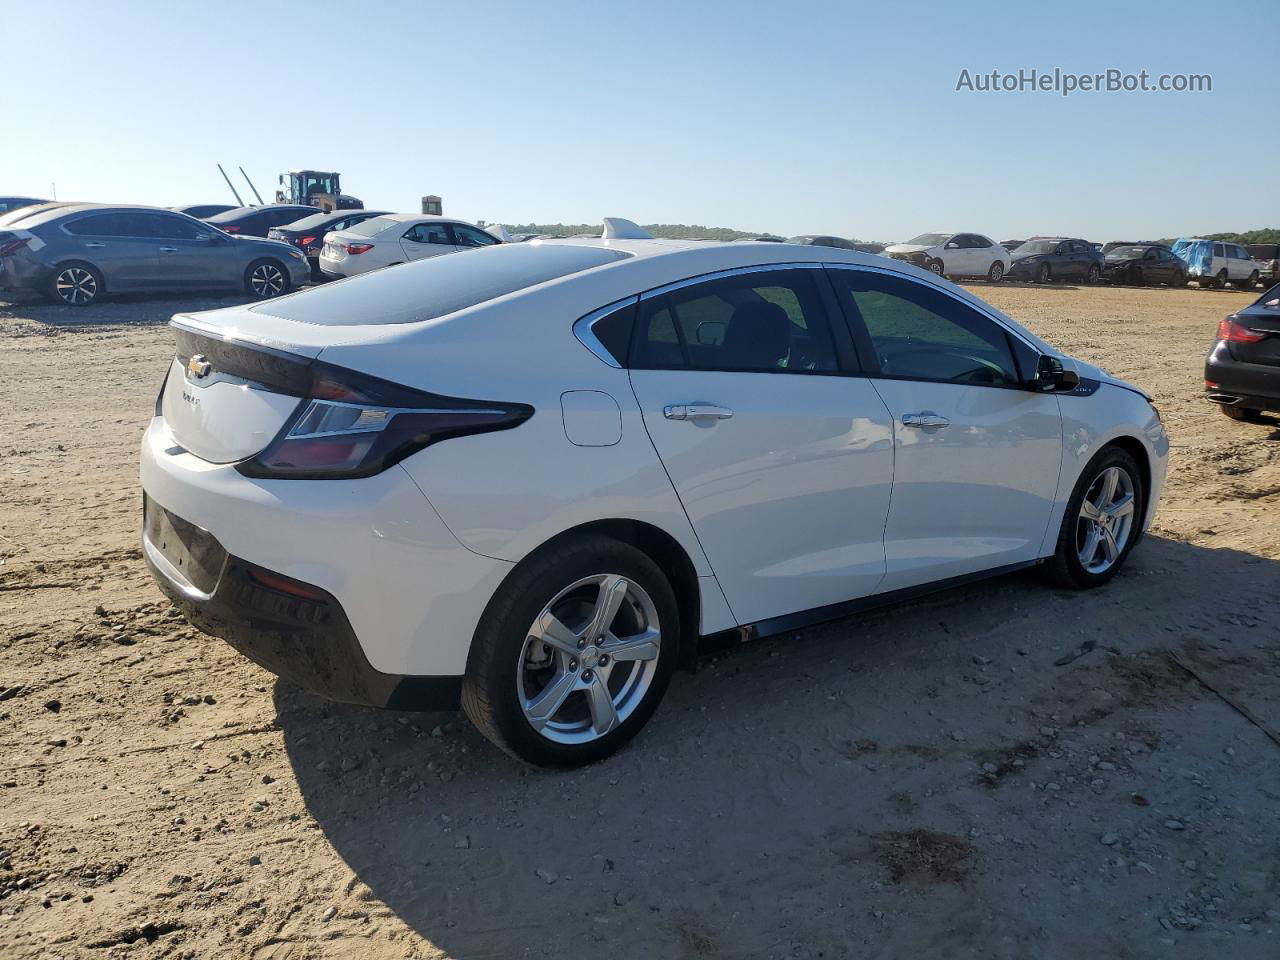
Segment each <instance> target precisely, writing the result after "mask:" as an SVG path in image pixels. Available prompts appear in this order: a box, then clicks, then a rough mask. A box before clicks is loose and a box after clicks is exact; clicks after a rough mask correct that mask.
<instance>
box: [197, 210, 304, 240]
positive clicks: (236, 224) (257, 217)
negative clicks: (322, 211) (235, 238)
mask: <svg viewBox="0 0 1280 960" xmlns="http://www.w3.org/2000/svg"><path fill="white" fill-rule="evenodd" d="M315 212H316V208H315V207H307V206H303V205H302V204H298V203H268V204H266V205H265V206H261V207H235V208H233V209H231V210H227V211H226V212H224V213H219V214H216V215H214V216H212V217H203V218H202V219H203V220H204V221H205V223H211V224H213V225H214V226H215V227H217V228H218V229H219V230H222V231H223V232H225V233H235V234H239V235H240V236H243V237H266V235H267V232H268V231H269V230H270V229H271V228H272V227H282V226H284V225H285V224H286V223H293V222H294V221H295V220H301V219H302V218H303V217H309V216H311V215H312V214H313V213H315Z"/></svg>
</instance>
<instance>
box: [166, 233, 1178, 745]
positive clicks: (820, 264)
mask: <svg viewBox="0 0 1280 960" xmlns="http://www.w3.org/2000/svg"><path fill="white" fill-rule="evenodd" d="M173 329H174V332H175V334H176V339H177V351H176V356H175V357H174V359H173V360H172V362H171V364H170V369H169V373H168V379H167V382H166V383H165V386H164V388H163V391H162V394H161V397H160V399H159V401H158V403H157V408H156V414H155V417H154V419H152V420H151V422H150V425H149V426H148V428H147V431H146V435H145V437H144V439H143V443H142V455H141V479H142V487H143V490H144V492H145V521H144V537H143V546H144V553H145V556H146V558H147V561H148V562H149V564H150V565H151V569H152V571H153V573H154V575H155V578H156V580H157V582H158V583H159V585H160V587H161V588H162V589H163V591H164V592H165V593H166V594H167V595H168V596H169V597H170V598H171V599H172V600H173V602H174V603H176V604H177V605H178V606H179V607H180V608H181V609H182V610H183V611H184V612H185V613H186V615H187V617H189V618H190V620H191V621H192V622H193V623H195V624H196V625H198V626H200V627H201V628H202V629H204V630H206V631H208V632H210V633H212V634H215V635H218V636H221V637H224V638H226V640H227V641H228V642H230V643H231V644H232V645H233V646H234V647H236V648H237V649H238V650H240V651H242V652H243V653H244V654H245V655H247V656H248V657H250V658H251V659H253V660H255V661H257V662H258V663H260V664H262V665H263V666H265V667H266V668H268V669H269V670H272V671H275V672H276V673H278V674H280V675H281V676H283V677H286V678H291V679H292V680H294V681H296V682H298V683H300V684H302V685H303V686H306V687H308V688H310V689H311V690H314V691H316V692H318V693H321V694H323V695H326V696H329V697H332V698H335V699H339V700H345V701H350V702H356V703H364V704H373V705H377V706H384V707H392V708H396V709H430V708H435V709H440V708H449V707H456V706H458V705H459V703H461V705H462V707H463V708H464V709H465V711H466V712H467V714H468V716H469V717H470V718H471V719H472V720H473V721H474V722H475V724H476V725H477V726H478V727H479V729H480V730H481V731H483V732H484V733H485V735H487V736H488V737H489V738H490V739H492V740H493V741H494V742H495V743H496V744H498V745H499V746H501V747H502V748H503V749H505V750H507V751H509V752H510V753H512V754H514V755H515V756H517V757H521V758H523V759H525V760H528V761H531V762H533V763H538V764H547V765H560V766H565V765H573V764H579V763H584V762H588V761H591V760H595V759H598V758H600V757H603V756H605V755H607V754H609V753H610V752H611V751H613V750H615V749H616V748H618V747H619V746H620V745H621V744H623V743H624V742H626V741H627V740H628V739H629V738H631V737H632V736H633V735H634V734H635V733H636V732H637V731H638V730H639V728H640V727H641V726H642V725H643V724H644V723H645V721H646V720H648V718H649V716H650V715H651V714H652V713H653V711H654V709H655V708H656V707H657V705H658V701H659V700H660V698H661V697H662V695H663V692H664V690H665V688H666V687H667V684H668V681H669V680H670V678H671V676H672V672H673V668H674V667H675V666H676V664H677V663H678V662H679V661H681V659H682V658H685V657H688V656H691V655H692V654H693V652H694V651H695V649H696V648H697V646H698V643H699V640H700V638H704V637H708V636H710V635H717V634H720V635H725V634H727V635H731V636H734V637H738V638H743V639H745V638H748V637H752V636H760V635H766V634H775V633H782V632H789V631H792V630H795V629H797V628H800V627H803V626H805V625H807V624H813V623H817V622H820V621H826V620H831V619H833V618H837V617H842V616H846V615H849V614H853V613H856V612H859V611H862V610H865V609H867V608H869V607H872V606H876V605H880V604H884V603H889V602H891V601H895V600H899V599H903V598H908V597H915V596H918V595H920V594H922V593H924V592H927V591H931V590H937V589H941V588H945V587H952V586H955V585H958V584H962V583H967V582H969V581H972V580H975V579H979V578H983V577H989V576H993V575H996V574H1001V573H1005V572H1008V571H1013V570H1019V569H1022V568H1026V567H1031V566H1037V565H1039V566H1041V567H1043V568H1044V569H1045V570H1046V571H1047V572H1049V573H1050V574H1051V575H1052V578H1053V579H1054V580H1055V581H1056V582H1058V583H1060V584H1064V585H1067V586H1073V587H1094V586H1098V585H1100V584H1103V583H1106V582H1107V581H1108V580H1109V579H1110V578H1111V577H1112V576H1114V575H1115V573H1116V571H1117V570H1119V569H1120V567H1121V565H1122V564H1123V563H1124V562H1125V559H1126V557H1127V556H1128V554H1129V552H1130V551H1131V550H1132V549H1133V547H1134V544H1135V543H1136V542H1137V541H1138V539H1139V537H1140V535H1141V534H1142V532H1143V530H1144V529H1145V528H1146V526H1147V524H1148V523H1149V521H1150V519H1151V516H1152V513H1153V511H1154V510H1155V506H1156V501H1157V499H1158V497H1159V494H1160V490H1161V487H1162V485H1163V483H1164V478H1165V467H1166V461H1167V454H1168V448H1169V441H1168V438H1167V437H1166V435H1165V431H1164V429H1163V427H1162V426H1161V422H1160V417H1159V415H1158V413H1157V412H1156V410H1155V408H1154V407H1153V406H1152V405H1151V403H1150V399H1149V397H1148V396H1147V395H1146V394H1145V393H1143V392H1142V390H1140V389H1139V388H1138V387H1135V386H1132V385H1130V384H1128V383H1125V382H1124V381H1122V380H1118V379H1116V378H1115V377H1112V376H1109V375H1108V374H1106V373H1105V372H1103V371H1102V370H1100V369H1098V368H1097V367H1093V366H1090V365H1089V364H1087V363H1084V362H1082V361H1079V360H1074V359H1072V358H1070V357H1067V356H1064V355H1063V354H1061V353H1059V352H1058V351H1057V350H1055V349H1054V348H1053V347H1051V346H1049V344H1047V343H1045V342H1044V341H1042V340H1040V339H1038V338H1037V337H1036V336H1035V335H1034V334H1032V333H1030V332H1029V331H1027V330H1026V329H1024V328H1023V327H1021V326H1019V325H1018V324H1017V323H1015V322H1013V321H1012V320H1010V319H1009V318H1008V317H1006V316H1005V315H1004V314H1002V313H1000V312H999V311H998V310H996V309H994V308H993V307H991V306H989V305H988V304H986V303H984V302H983V301H981V300H979V299H977V298H976V297H974V296H972V295H971V294H970V293H969V292H967V291H965V290H962V289H960V288H958V287H956V286H955V285H953V284H950V283H946V282H943V281H940V280H939V279H937V278H936V277H934V276H932V275H931V274H929V273H928V272H926V271H923V270H918V269H916V268H914V267H912V266H910V265H909V264H903V263H897V262H894V261H888V260H885V259H883V258H880V257H877V256H872V255H868V254H863V253H858V252H855V251H850V250H841V249H837V248H834V247H813V246H797V245H783V244H760V243H706V242H696V241H687V242H684V241H672V240H653V239H648V238H647V235H646V234H645V233H644V232H643V231H642V230H641V229H640V228H638V227H636V226H635V225H634V224H631V223H629V222H627V221H620V222H613V221H607V222H606V237H605V238H603V239H602V238H593V239H588V240H580V241H573V240H556V241H537V242H531V243H520V244H502V245H498V246H493V247H491V248H489V249H486V250H482V251H479V252H476V253H472V254H470V255H468V256H465V257H457V258H454V259H452V260H449V261H444V260H440V259H431V260H427V261H426V262H423V263H413V264H408V265H406V266H404V267H401V268H399V269H396V270H387V271H383V272H380V273H374V274H369V275H367V276H362V277H357V278H354V279H352V280H349V281H347V282H345V283H339V284H333V285H329V286H323V287H319V288H314V289H311V290H307V291H303V292H301V293H298V294H295V295H293V296H288V297H282V298H279V299H276V300H272V301H269V302H266V303H260V304H247V305H244V306H240V307H232V308H226V309H221V310H215V311H210V312H205V313H192V314H179V315H177V316H175V317H174V319H173ZM246 388H248V389H246ZM908 706H909V705H906V704H904V708H906V707H908Z"/></svg>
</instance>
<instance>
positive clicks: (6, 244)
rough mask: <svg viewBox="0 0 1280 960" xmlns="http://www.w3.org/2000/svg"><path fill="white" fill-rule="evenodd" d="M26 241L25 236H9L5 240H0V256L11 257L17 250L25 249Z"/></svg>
mask: <svg viewBox="0 0 1280 960" xmlns="http://www.w3.org/2000/svg"><path fill="white" fill-rule="evenodd" d="M26 247H27V241H26V238H25V237H10V238H9V239H7V240H0V257H11V256H13V255H14V254H15V253H17V252H18V251H19V250H25V249H26Z"/></svg>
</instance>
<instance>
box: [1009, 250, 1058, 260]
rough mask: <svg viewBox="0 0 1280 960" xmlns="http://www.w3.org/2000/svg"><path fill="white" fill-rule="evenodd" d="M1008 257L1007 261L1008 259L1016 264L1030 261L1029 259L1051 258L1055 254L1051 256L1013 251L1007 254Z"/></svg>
mask: <svg viewBox="0 0 1280 960" xmlns="http://www.w3.org/2000/svg"><path fill="white" fill-rule="evenodd" d="M1008 256H1009V259H1010V260H1012V261H1013V262H1014V263H1017V262H1018V261H1019V260H1030V259H1032V258H1033V257H1052V256H1055V254H1052V253H1019V252H1018V251H1017V250H1015V251H1013V253H1011V254H1009V255H1008Z"/></svg>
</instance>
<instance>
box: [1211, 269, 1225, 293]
mask: <svg viewBox="0 0 1280 960" xmlns="http://www.w3.org/2000/svg"><path fill="white" fill-rule="evenodd" d="M1214 286H1215V287H1217V288H1218V289H1219V290H1225V289H1227V271H1226V270H1222V271H1220V272H1219V273H1218V276H1217V278H1216V279H1215V281H1214Z"/></svg>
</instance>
